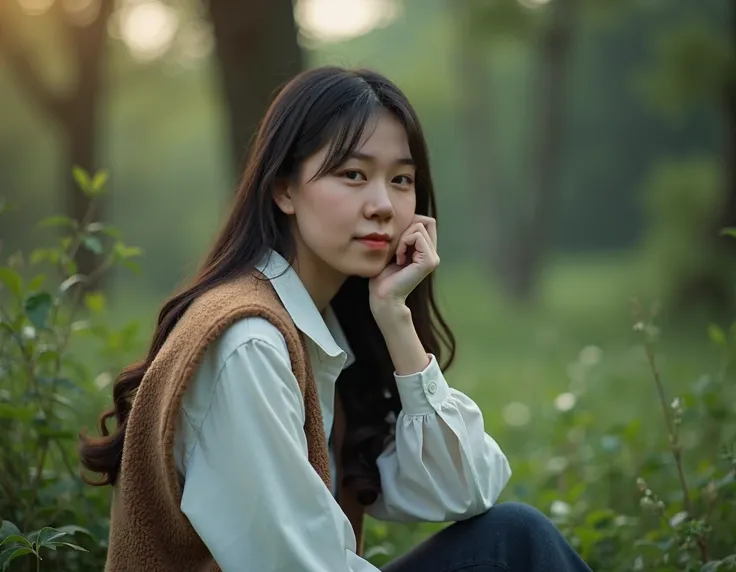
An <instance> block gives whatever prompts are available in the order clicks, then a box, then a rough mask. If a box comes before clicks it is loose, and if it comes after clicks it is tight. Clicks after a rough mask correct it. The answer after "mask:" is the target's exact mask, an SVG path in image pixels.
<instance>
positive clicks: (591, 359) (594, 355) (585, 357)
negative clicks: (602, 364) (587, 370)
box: [578, 346, 603, 366]
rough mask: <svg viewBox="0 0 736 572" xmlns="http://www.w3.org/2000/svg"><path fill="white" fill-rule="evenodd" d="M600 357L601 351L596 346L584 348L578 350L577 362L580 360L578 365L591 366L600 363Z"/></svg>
mask: <svg viewBox="0 0 736 572" xmlns="http://www.w3.org/2000/svg"><path fill="white" fill-rule="evenodd" d="M602 356H603V350H602V349H601V348H599V347H598V346H585V347H584V348H583V349H582V350H580V355H579V356H578V360H580V363H581V364H583V365H585V366H593V365H596V364H597V363H598V362H599V361H601V357H602Z"/></svg>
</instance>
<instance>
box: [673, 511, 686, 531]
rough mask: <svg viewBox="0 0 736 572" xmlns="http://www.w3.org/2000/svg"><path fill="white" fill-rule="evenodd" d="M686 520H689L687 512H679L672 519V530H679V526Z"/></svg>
mask: <svg viewBox="0 0 736 572" xmlns="http://www.w3.org/2000/svg"><path fill="white" fill-rule="evenodd" d="M686 518H687V512H685V511H682V512H678V513H677V514H676V515H674V516H673V517H672V518H671V519H670V526H672V528H677V527H678V526H680V524H682V523H683V522H684V521H685V519H686Z"/></svg>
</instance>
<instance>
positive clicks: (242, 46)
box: [209, 0, 303, 174]
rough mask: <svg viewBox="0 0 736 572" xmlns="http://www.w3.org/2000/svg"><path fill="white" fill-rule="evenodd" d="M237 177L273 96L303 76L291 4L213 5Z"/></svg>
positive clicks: (219, 0)
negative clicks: (300, 74) (294, 79)
mask: <svg viewBox="0 0 736 572" xmlns="http://www.w3.org/2000/svg"><path fill="white" fill-rule="evenodd" d="M209 6H210V16H211V18H212V23H213V27H214V33H215V50H216V55H217V59H218V62H219V67H220V74H221V78H222V84H223V88H224V93H225V100H226V103H227V108H228V112H229V116H230V130H231V135H230V138H231V149H232V160H233V164H234V167H235V169H236V172H237V173H238V174H239V172H240V170H241V169H242V166H243V163H244V158H245V156H246V153H247V150H248V148H249V145H250V141H251V138H252V136H253V134H254V133H255V131H256V129H257V127H258V123H259V121H260V120H261V117H262V116H263V114H264V112H265V111H266V108H267V107H268V104H269V102H270V100H271V98H272V97H273V95H274V92H275V91H276V89H277V88H279V87H280V86H281V85H283V84H284V83H286V81H288V80H289V79H290V78H291V77H293V76H294V75H296V74H297V73H298V72H300V71H301V69H302V65H303V61H302V53H301V50H300V48H299V45H298V44H297V30H296V24H295V22H294V7H293V4H292V1H291V0H270V1H269V2H264V1H263V0H240V1H238V2H235V1H233V0H210V3H209Z"/></svg>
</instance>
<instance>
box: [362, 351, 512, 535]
mask: <svg viewBox="0 0 736 572" xmlns="http://www.w3.org/2000/svg"><path fill="white" fill-rule="evenodd" d="M430 358H431V359H430V363H429V365H428V366H427V367H426V368H425V369H424V371H422V372H419V373H416V374H412V375H406V376H398V375H397V376H396V384H397V387H398V390H399V396H400V398H401V404H402V411H401V413H400V414H399V416H398V418H397V419H396V434H395V437H396V438H395V441H394V442H393V443H392V444H391V445H389V447H388V448H387V449H386V450H385V451H384V452H383V453H382V454H381V455H380V456H379V458H378V469H379V472H380V475H381V486H382V489H383V493H382V494H381V495H380V496H379V498H378V500H377V501H376V502H375V503H374V504H373V505H372V506H371V507H369V508H368V510H367V512H368V514H370V515H371V516H373V517H374V518H377V519H381V520H392V521H400V522H413V521H426V522H451V521H457V520H463V519H466V518H470V517H471V516H475V515H477V514H480V513H482V512H484V511H486V510H488V509H489V508H490V507H491V506H492V505H493V504H494V503H495V502H496V500H497V499H498V496H499V495H500V494H501V491H502V490H503V488H504V487H505V486H506V483H507V482H508V480H509V478H510V477H511V469H510V468H509V463H508V461H507V459H506V456H505V455H504V454H503V452H502V451H501V449H500V448H499V446H498V444H497V443H496V442H495V441H494V440H493V438H491V437H490V436H489V435H488V434H486V433H485V430H484V426H483V415H482V413H481V411H480V409H479V408H478V406H477V405H476V404H475V403H474V402H473V401H472V400H471V399H470V398H469V397H468V396H467V395H465V394H463V393H461V392H460V391H457V390H455V389H452V388H451V387H449V386H448V384H447V381H446V380H445V378H444V376H443V374H442V371H441V370H440V368H439V365H438V364H437V360H436V359H435V357H434V356H432V355H430Z"/></svg>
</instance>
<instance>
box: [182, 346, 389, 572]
mask: <svg viewBox="0 0 736 572" xmlns="http://www.w3.org/2000/svg"><path fill="white" fill-rule="evenodd" d="M208 391H209V390H208ZM211 392H212V393H211V394H210V395H211V402H210V404H209V410H208V411H207V414H206V417H205V418H204V421H203V422H202V425H201V428H200V430H199V432H198V434H197V438H196V444H195V445H194V446H193V447H189V448H187V456H186V463H185V468H184V471H183V473H184V474H183V476H184V490H183V498H182V502H181V509H182V511H183V512H184V514H186V516H187V517H188V518H189V520H190V522H191V523H192V526H193V527H194V529H195V530H196V531H197V534H198V535H199V536H200V537H201V538H202V540H203V541H204V543H205V545H206V546H207V547H208V549H209V550H210V552H211V553H212V555H213V557H214V558H215V560H216V561H217V563H218V564H219V565H220V567H221V568H222V570H223V572H236V571H240V570H243V567H244V566H246V567H247V568H248V569H249V570H251V569H252V570H259V571H261V572H276V571H282V570H301V571H304V572H317V571H319V572H325V571H330V572H377V569H376V568H375V567H374V566H372V565H371V564H370V563H369V562H367V561H366V560H363V559H362V558H360V557H359V556H357V555H356V554H355V535H354V533H353V530H352V527H351V525H350V522H349V521H348V519H347V517H346V516H345V515H344V513H343V512H342V510H341V509H340V507H339V505H338V504H337V502H336V501H335V499H334V498H333V497H332V496H331V494H330V492H329V491H328V489H327V488H326V487H325V485H324V483H323V482H322V480H321V479H320V477H319V475H318V474H317V473H316V472H315V471H314V469H313V468H312V466H311V465H310V464H309V462H308V459H307V442H306V437H305V435H304V430H303V425H304V415H305V414H304V402H303V399H302V395H301V392H300V391H299V387H298V384H297V381H296V379H295V378H294V375H293V374H292V371H291V367H290V365H289V361H288V355H285V346H284V348H277V347H276V346H275V345H273V344H271V343H269V342H268V341H265V340H261V339H251V340H249V341H247V342H245V343H244V344H241V345H239V346H238V347H237V348H236V349H235V350H234V351H233V352H232V353H230V354H229V356H227V357H226V359H225V362H224V365H223V366H222V367H221V369H219V373H218V375H217V377H216V379H215V384H214V388H213V389H211Z"/></svg>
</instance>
